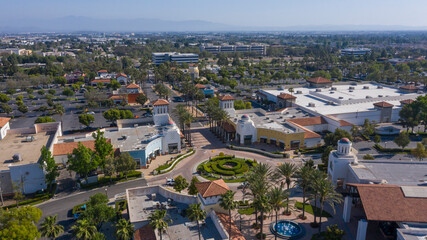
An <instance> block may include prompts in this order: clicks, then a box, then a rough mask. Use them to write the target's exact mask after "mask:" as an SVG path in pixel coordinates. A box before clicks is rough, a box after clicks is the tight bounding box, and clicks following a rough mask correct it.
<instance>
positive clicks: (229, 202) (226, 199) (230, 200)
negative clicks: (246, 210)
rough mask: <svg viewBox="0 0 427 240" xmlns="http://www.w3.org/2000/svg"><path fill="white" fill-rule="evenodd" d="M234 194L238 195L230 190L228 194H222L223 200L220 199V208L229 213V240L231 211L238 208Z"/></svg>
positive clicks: (229, 236) (229, 237)
mask: <svg viewBox="0 0 427 240" xmlns="http://www.w3.org/2000/svg"><path fill="white" fill-rule="evenodd" d="M234 194H236V193H235V192H233V191H230V190H228V191H227V192H226V193H224V194H222V195H221V198H220V199H219V206H220V207H222V208H223V209H224V210H226V211H228V217H229V222H228V224H229V225H228V233H229V235H228V239H231V210H234V209H236V208H237V203H236V202H235V201H234Z"/></svg>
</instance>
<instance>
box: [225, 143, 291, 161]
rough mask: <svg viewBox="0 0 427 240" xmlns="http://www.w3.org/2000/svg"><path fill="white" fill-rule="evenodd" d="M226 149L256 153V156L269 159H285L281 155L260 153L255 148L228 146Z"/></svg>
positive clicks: (260, 151)
mask: <svg viewBox="0 0 427 240" xmlns="http://www.w3.org/2000/svg"><path fill="white" fill-rule="evenodd" d="M227 147H228V148H230V149H233V150H237V151H246V152H253V153H258V154H261V155H265V156H267V157H271V158H285V157H284V156H283V154H274V153H269V152H266V151H262V150H259V149H255V148H247V147H239V146H234V145H229V146H227Z"/></svg>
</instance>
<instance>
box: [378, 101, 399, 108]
mask: <svg viewBox="0 0 427 240" xmlns="http://www.w3.org/2000/svg"><path fill="white" fill-rule="evenodd" d="M374 106H377V107H383V108H387V107H393V106H394V105H393V104H391V103H388V102H377V103H374Z"/></svg>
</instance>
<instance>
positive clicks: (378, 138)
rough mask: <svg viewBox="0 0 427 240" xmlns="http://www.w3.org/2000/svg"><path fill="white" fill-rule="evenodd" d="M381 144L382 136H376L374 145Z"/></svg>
mask: <svg viewBox="0 0 427 240" xmlns="http://www.w3.org/2000/svg"><path fill="white" fill-rule="evenodd" d="M380 142H381V136H380V135H378V134H377V135H375V136H374V143H380Z"/></svg>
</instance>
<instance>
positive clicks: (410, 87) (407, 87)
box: [400, 85, 418, 90]
mask: <svg viewBox="0 0 427 240" xmlns="http://www.w3.org/2000/svg"><path fill="white" fill-rule="evenodd" d="M400 89H405V90H418V88H417V87H415V86H414V85H405V86H401V87H400Z"/></svg>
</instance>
